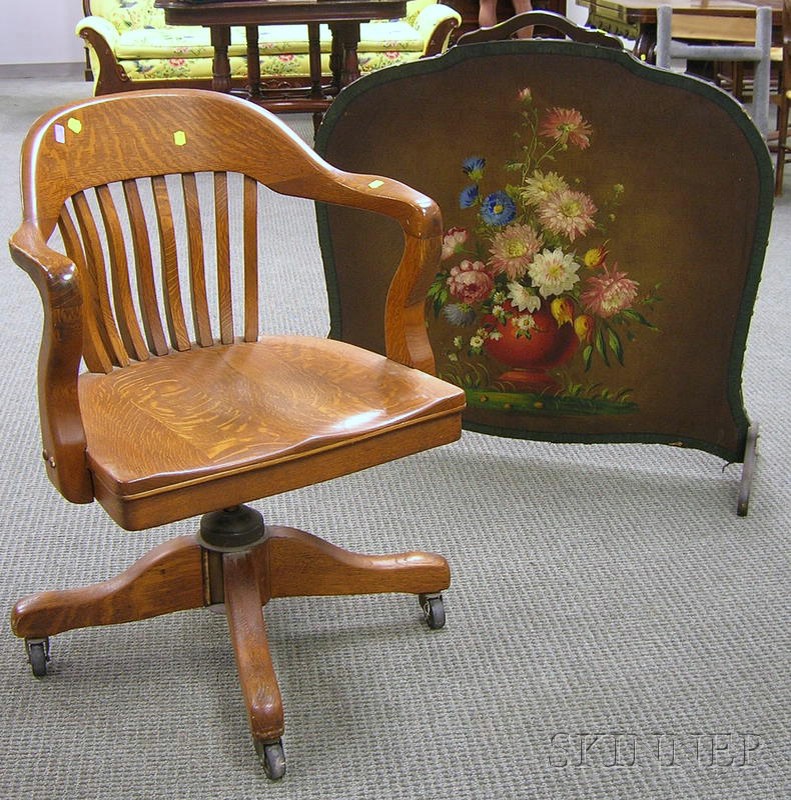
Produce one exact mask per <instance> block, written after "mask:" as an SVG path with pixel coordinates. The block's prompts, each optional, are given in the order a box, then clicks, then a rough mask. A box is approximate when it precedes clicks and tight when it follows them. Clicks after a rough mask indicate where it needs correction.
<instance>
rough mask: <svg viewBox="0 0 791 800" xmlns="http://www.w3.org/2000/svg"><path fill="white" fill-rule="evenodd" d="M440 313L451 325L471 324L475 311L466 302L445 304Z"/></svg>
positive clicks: (473, 320)
mask: <svg viewBox="0 0 791 800" xmlns="http://www.w3.org/2000/svg"><path fill="white" fill-rule="evenodd" d="M442 313H443V314H444V315H445V319H447V320H448V322H450V324H451V325H471V324H472V323H473V322H475V312H474V311H473V310H472V309H471V308H470V307H469V306H468V305H467V304H466V303H453V305H449V306H445V308H443V309H442Z"/></svg>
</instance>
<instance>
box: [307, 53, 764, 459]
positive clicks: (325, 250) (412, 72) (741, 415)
mask: <svg viewBox="0 0 791 800" xmlns="http://www.w3.org/2000/svg"><path fill="white" fill-rule="evenodd" d="M521 53H537V54H541V55H548V54H557V55H563V56H572V57H578V58H582V59H600V60H604V61H613V62H615V63H618V64H620V65H621V66H622V67H623V68H624V69H626V70H628V71H629V72H632V73H633V74H635V75H638V76H639V77H641V78H644V79H645V80H647V81H651V82H654V83H659V84H664V85H667V86H676V87H678V88H680V89H684V90H686V91H689V92H691V93H693V94H697V95H701V96H702V97H704V98H706V99H707V100H709V101H710V102H711V103H713V104H714V105H716V106H719V107H720V108H722V109H723V110H724V111H725V112H726V113H727V114H728V116H730V117H731V119H733V121H734V122H735V123H736V125H737V126H738V127H739V128H740V130H741V131H742V133H743V134H744V137H745V139H746V140H747V143H748V144H749V146H750V149H751V150H752V152H753V155H754V157H755V164H756V170H757V172H758V178H759V183H760V186H761V195H760V198H759V202H758V218H757V220H756V230H755V238H754V240H753V247H752V252H751V254H750V263H749V266H748V269H747V275H746V280H745V284H744V288H743V291H742V299H741V306H740V309H739V316H738V319H737V321H736V327H735V330H734V337H733V342H732V346H731V354H730V359H729V364H728V388H727V399H728V405H729V406H730V409H731V415H732V418H733V421H734V425H735V427H736V430H737V431H738V432H739V437H738V440H739V444H738V447H737V450H736V451H735V452H731V451H729V450H725V449H723V448H721V447H719V446H718V445H715V444H712V443H711V442H705V441H701V440H698V439H694V438H690V437H672V436H667V435H664V434H651V433H641V434H626V433H624V434H607V435H587V436H582V435H573V434H562V433H558V434H556V433H552V434H547V433H543V432H540V431H537V432H533V431H525V430H522V429H512V428H507V427H498V426H495V425H480V424H477V423H472V422H469V421H466V420H465V422H464V427H465V429H467V430H471V431H476V432H478V433H487V434H491V435H494V436H506V437H509V438H513V439H535V440H537V441H553V442H566V443H571V442H578V443H605V442H624V443H625V442H635V443H650V444H657V443H658V444H680V445H682V446H686V447H692V448H693V449H697V450H703V451H705V452H708V453H712V454H714V455H717V456H719V457H721V458H723V459H725V460H726V461H729V462H741V461H742V460H743V459H744V448H745V442H746V439H747V430H748V428H749V427H750V420H749V417H748V415H747V411H746V409H745V408H744V399H743V395H742V381H741V378H742V368H743V366H744V354H745V349H746V344H747V336H748V333H749V329H750V319H751V317H752V313H753V308H754V305H755V300H756V297H757V294H758V285H759V283H760V280H761V270H762V268H763V261H764V256H765V253H766V247H767V244H768V241H769V230H770V228H771V222H772V212H773V208H774V170H773V166H772V161H771V157H770V155H769V150H768V148H767V146H766V143H765V142H764V140H763V138H762V137H761V134H760V133H759V132H758V130H757V128H756V127H755V125H754V124H753V122H752V120H751V119H750V118H749V116H748V115H747V113H746V111H745V110H744V109H743V108H742V107H741V106H740V105H739V103H738V102H737V101H736V100H735V99H734V98H732V97H731V96H730V95H729V94H727V93H726V92H724V91H723V90H722V89H719V88H718V87H716V86H714V85H712V84H710V83H707V82H706V81H704V80H702V79H699V78H695V77H693V76H690V75H681V74H677V73H675V72H670V71H667V70H662V69H659V68H658V67H654V66H652V65H650V64H646V63H645V62H642V61H639V60H638V59H637V58H635V57H634V56H632V55H631V54H629V53H627V52H623V51H618V50H613V49H609V48H603V47H597V46H595V45H588V44H581V43H578V42H570V41H564V40H557V39H530V40H513V39H512V40H508V41H504V42H483V43H479V44H469V45H462V46H455V47H451V48H450V49H449V50H448V51H447V52H445V53H443V54H442V55H439V56H433V57H431V58H424V59H420V60H418V61H413V62H411V63H409V64H402V65H397V66H392V67H387V68H385V69H382V70H378V71H376V72H372V73H369V74H368V75H365V76H363V77H362V78H360V79H359V80H357V81H355V82H354V83H352V84H351V85H349V86H347V87H346V88H345V89H343V91H342V92H341V93H340V94H339V95H338V97H337V98H336V99H335V100H334V101H333V103H332V105H331V106H330V108H329V111H328V112H327V114H326V115H325V117H324V120H323V121H322V124H321V126H320V128H319V130H318V132H317V134H316V138H315V144H314V148H315V151H316V152H317V153H318V154H319V155H320V156H322V157H324V155H325V153H326V151H327V145H328V142H329V140H330V138H331V136H332V133H333V129H334V126H335V124H336V122H337V121H338V120H339V119H341V118H342V117H343V114H344V113H345V110H346V107H347V106H348V105H349V104H351V103H354V101H355V100H356V99H357V98H358V97H359V96H361V95H364V94H366V93H367V92H369V91H372V90H375V89H376V88H377V87H378V86H380V85H383V84H387V83H389V82H391V81H399V80H408V79H410V78H413V77H418V76H420V75H424V74H431V73H434V72H441V71H443V70H446V69H451V68H452V67H454V66H455V65H456V64H458V63H460V62H462V61H466V60H467V59H472V58H481V57H488V56H492V55H495V56H496V55H518V54H521ZM316 206H317V208H316V219H317V224H318V235H319V246H320V248H321V254H322V260H323V262H324V274H325V280H326V282H327V294H328V297H329V306H330V334H329V335H330V337H331V338H335V339H339V338H341V332H342V328H343V321H342V319H341V311H340V301H339V297H338V292H337V282H336V278H335V276H336V269H335V260H334V254H333V251H332V240H331V238H330V232H329V219H328V215H327V208H326V205H325V204H323V203H317V204H316Z"/></svg>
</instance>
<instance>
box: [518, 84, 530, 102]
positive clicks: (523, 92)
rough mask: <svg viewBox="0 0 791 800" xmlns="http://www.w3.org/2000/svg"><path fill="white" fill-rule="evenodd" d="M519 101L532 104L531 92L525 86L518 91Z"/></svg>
mask: <svg viewBox="0 0 791 800" xmlns="http://www.w3.org/2000/svg"><path fill="white" fill-rule="evenodd" d="M518 96H519V99H520V100H521V101H522V102H523V103H532V102H533V92H532V91H531V89H530V87H529V86H525V88H524V89H520V90H519V95H518Z"/></svg>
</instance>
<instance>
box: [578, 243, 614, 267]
mask: <svg viewBox="0 0 791 800" xmlns="http://www.w3.org/2000/svg"><path fill="white" fill-rule="evenodd" d="M607 244H608V243H607V242H605V243H604V244H600V245H599V246H598V247H591V249H590V250H588V251H587V252H586V253H585V256H584V258H583V260H584V261H585V266H586V267H588V269H598V268H599V267H603V266H604V262H605V261H606V260H607V255H608V254H609V252H610V251H609V249H608V248H607Z"/></svg>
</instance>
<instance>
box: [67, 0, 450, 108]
mask: <svg viewBox="0 0 791 800" xmlns="http://www.w3.org/2000/svg"><path fill="white" fill-rule="evenodd" d="M83 9H84V11H85V14H86V16H85V18H84V19H82V20H81V21H80V22H79V24H78V25H77V33H78V34H79V35H80V36H82V38H83V39H85V41H86V42H87V44H88V49H89V54H90V62H91V69H92V71H93V75H94V81H95V84H94V92H95V94H108V93H110V92H119V91H124V90H127V89H140V88H156V87H159V86H164V85H167V86H201V85H208V84H209V83H210V81H211V76H212V55H213V50H212V47H211V45H210V43H209V31H208V29H207V28H203V27H197V26H196V27H188V26H181V25H179V26H171V25H167V24H166V23H165V17H164V12H163V11H162V10H160V9H158V8H155V7H154V0H83ZM460 23H461V17H460V16H459V14H458V13H457V12H456V11H454V10H453V9H452V8H450V7H448V6H445V5H442V4H440V3H437V2H436V0H409V2H408V3H407V16H406V17H405V18H403V19H398V20H377V21H372V22H368V23H363V24H362V25H361V26H360V43H359V45H358V48H357V53H358V59H359V65H360V71H361V72H362V73H366V72H371V71H373V70H376V69H380V68H381V67H385V66H389V65H392V64H402V63H404V62H407V61H414V60H416V59H418V58H421V57H422V56H424V55H435V54H437V53H440V52H442V51H443V50H444V49H445V48H446V47H447V44H448V39H449V37H450V34H451V32H452V31H453V30H454V29H455V28H456V27H458V25H459V24H460ZM321 45H322V46H321V50H322V74H323V75H331V71H330V66H329V58H330V47H331V35H330V31H329V29H328V28H327V26H326V25H322V26H321ZM259 51H260V54H261V59H260V62H261V78H262V82H263V84H264V86H271V87H275V88H280V87H288V86H303V85H307V83H308V81H309V77H310V70H309V63H308V35H307V26H306V25H267V26H261V27H260V28H259ZM245 53H246V43H245V32H244V28H241V27H240V28H233V29H232V31H231V47H230V48H229V56H230V61H231V75H232V80H233V82H234V83H235V84H238V85H244V82H245V77H246V75H247V62H246V57H245Z"/></svg>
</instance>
